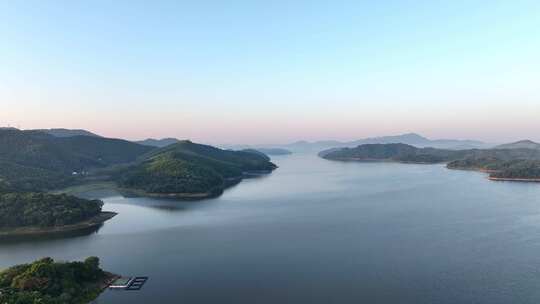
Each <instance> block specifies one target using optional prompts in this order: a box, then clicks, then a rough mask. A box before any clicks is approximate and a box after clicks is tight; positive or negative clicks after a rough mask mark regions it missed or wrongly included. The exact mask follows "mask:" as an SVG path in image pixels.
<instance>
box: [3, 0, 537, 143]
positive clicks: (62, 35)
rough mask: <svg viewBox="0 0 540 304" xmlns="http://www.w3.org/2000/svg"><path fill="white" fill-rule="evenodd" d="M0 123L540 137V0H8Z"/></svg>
mask: <svg viewBox="0 0 540 304" xmlns="http://www.w3.org/2000/svg"><path fill="white" fill-rule="evenodd" d="M0 20H2V25H1V26H0V126H2V125H4V126H6V125H11V126H18V127H20V128H24V129H32V128H54V127H64V128H82V129H88V130H91V131H93V132H96V133H98V134H101V135H105V136H109V137H121V138H126V139H142V138H147V137H177V138H181V139H191V140H194V141H198V142H204V143H216V144H218V143H219V144H223V143H244V144H260V143H286V142H290V141H295V140H301V139H302V140H322V139H336V140H354V139H358V138H363V137H368V136H382V135H393V134H401V133H407V132H417V133H420V134H422V135H424V136H427V137H430V138H462V139H464V138H468V139H479V140H484V141H488V142H507V141H513V140H520V139H524V138H528V139H532V140H536V141H540V132H539V130H540V1H536V0H534V1H519V0H515V1H509V0H508V1H496V0H490V1H474V0H470V1H460V0H454V1H450V0H449V1H392V0H388V1H371V0H370V1H358V0H357V1H316V0H311V1H300V0H299V1H281V0H276V1H247V0H246V1H235V0H230V1H206V0H198V1H180V0H177V1H136V0H131V1H122V0H118V1H105V0H103V1H102V0H93V1H83V0H81V1H60V0H56V1H47V0H39V1H38V0H35V1H32V0H27V1H22V0H21V1H18V0H15V1H13V0H0Z"/></svg>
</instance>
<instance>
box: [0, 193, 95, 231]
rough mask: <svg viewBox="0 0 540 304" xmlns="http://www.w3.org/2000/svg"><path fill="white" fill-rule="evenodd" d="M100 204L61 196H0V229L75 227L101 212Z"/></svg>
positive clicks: (5, 194)
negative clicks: (76, 224) (74, 225)
mask: <svg viewBox="0 0 540 304" xmlns="http://www.w3.org/2000/svg"><path fill="white" fill-rule="evenodd" d="M102 206H103V202H102V201H100V200H86V199H82V198H77V197H74V196H70V195H65V194H59V195H55V194H46V193H32V192H24V193H16V192H11V193H0V228H15V227H26V226H32V227H54V226H63V225H69V224H75V223H78V222H81V221H84V220H87V219H89V218H91V217H94V216H96V215H98V214H99V213H100V212H101V208H102Z"/></svg>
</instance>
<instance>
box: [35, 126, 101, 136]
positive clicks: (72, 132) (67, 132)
mask: <svg viewBox="0 0 540 304" xmlns="http://www.w3.org/2000/svg"><path fill="white" fill-rule="evenodd" d="M31 131H38V132H44V133H47V134H49V135H52V136H54V137H73V136H92V137H101V136H99V135H97V134H95V133H92V132H90V131H86V130H82V129H63V128H56V129H36V130H31Z"/></svg>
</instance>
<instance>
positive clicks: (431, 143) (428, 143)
mask: <svg viewBox="0 0 540 304" xmlns="http://www.w3.org/2000/svg"><path fill="white" fill-rule="evenodd" d="M391 143H401V144H407V145H412V146H415V147H419V148H423V147H433V148H439V149H451V150H464V149H477V148H489V147H492V146H493V145H491V144H487V143H484V142H481V141H477V140H460V139H428V138H426V137H423V136H421V135H418V134H416V133H407V134H402V135H393V136H381V137H370V138H364V139H359V140H355V141H349V142H340V141H335V140H326V141H316V142H307V141H298V142H294V143H291V144H286V145H281V147H283V148H286V149H290V150H293V151H321V150H326V149H331V148H343V147H357V146H359V145H364V144H391Z"/></svg>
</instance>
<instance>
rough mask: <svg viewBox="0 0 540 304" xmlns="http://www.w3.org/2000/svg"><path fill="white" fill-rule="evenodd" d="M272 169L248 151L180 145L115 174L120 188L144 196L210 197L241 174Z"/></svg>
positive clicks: (187, 144) (260, 158) (190, 143)
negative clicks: (187, 195) (148, 194)
mask: <svg viewBox="0 0 540 304" xmlns="http://www.w3.org/2000/svg"><path fill="white" fill-rule="evenodd" d="M275 168H276V165H274V164H273V163H271V162H270V161H269V158H268V157H267V156H266V155H261V154H260V153H253V152H249V151H247V152H246V151H229V150H221V149H218V148H215V147H211V146H206V145H200V144H195V143H192V142H190V141H182V142H179V143H177V144H173V145H170V146H167V147H165V148H162V149H159V150H157V151H155V152H153V153H151V154H149V155H148V156H147V158H146V159H145V160H144V161H143V162H140V163H138V164H136V165H134V166H131V167H129V168H128V169H127V170H122V171H120V172H118V174H117V177H116V179H117V181H118V183H119V184H120V186H122V187H124V188H132V189H138V190H143V191H145V192H148V193H157V194H169V193H213V192H218V191H221V190H222V189H223V187H225V185H226V184H227V183H226V181H227V180H229V179H239V178H241V177H242V175H243V173H244V172H249V171H271V170H273V169H275Z"/></svg>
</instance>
